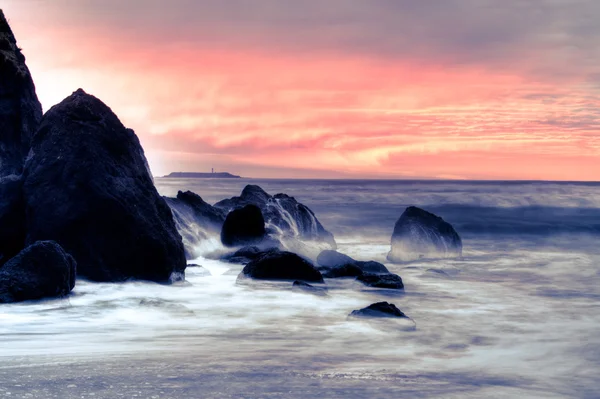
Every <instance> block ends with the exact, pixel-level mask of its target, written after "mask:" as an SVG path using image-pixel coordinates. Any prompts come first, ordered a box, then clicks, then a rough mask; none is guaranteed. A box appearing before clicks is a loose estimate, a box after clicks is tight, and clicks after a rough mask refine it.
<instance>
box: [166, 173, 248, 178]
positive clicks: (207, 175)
mask: <svg viewBox="0 0 600 399" xmlns="http://www.w3.org/2000/svg"><path fill="white" fill-rule="evenodd" d="M163 177H170V178H178V179H190V178H193V179H240V178H241V176H236V175H232V174H231V173H228V172H212V173H199V172H172V173H169V174H168V175H166V176H163Z"/></svg>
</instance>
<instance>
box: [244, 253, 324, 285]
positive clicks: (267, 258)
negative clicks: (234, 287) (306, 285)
mask: <svg viewBox="0 0 600 399" xmlns="http://www.w3.org/2000/svg"><path fill="white" fill-rule="evenodd" d="M240 276H241V277H250V278H254V279H259V280H300V281H308V282H317V283H322V282H323V276H322V275H321V273H320V272H319V271H318V270H317V269H316V268H315V267H314V266H313V265H312V263H310V262H309V261H307V260H306V259H304V258H301V257H300V256H298V255H296V254H293V253H291V252H286V251H279V250H271V251H268V252H265V253H263V254H262V255H261V256H260V257H259V258H258V259H255V260H253V261H251V262H250V263H248V264H247V265H246V266H245V267H244V269H243V270H242V273H241V274H240Z"/></svg>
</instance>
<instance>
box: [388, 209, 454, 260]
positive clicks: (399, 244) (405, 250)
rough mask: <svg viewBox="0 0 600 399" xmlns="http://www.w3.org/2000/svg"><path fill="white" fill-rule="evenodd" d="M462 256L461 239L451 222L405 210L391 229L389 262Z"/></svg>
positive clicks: (428, 213) (432, 215)
mask: <svg viewBox="0 0 600 399" xmlns="http://www.w3.org/2000/svg"><path fill="white" fill-rule="evenodd" d="M461 255H462V240H461V238H460V236H459V235H458V233H457V232H456V231H455V230H454V228H453V227H452V225H450V223H448V222H446V221H444V219H442V218H441V217H439V216H437V215H434V214H433V213H430V212H427V211H425V210H423V209H420V208H417V207H414V206H411V207H408V208H406V210H405V211H404V213H402V215H401V216H400V219H398V221H397V222H396V225H395V226H394V232H393V234H392V240H391V251H390V252H389V253H388V260H389V261H390V262H407V261H412V260H417V259H421V258H429V257H431V258H448V257H458V256H461Z"/></svg>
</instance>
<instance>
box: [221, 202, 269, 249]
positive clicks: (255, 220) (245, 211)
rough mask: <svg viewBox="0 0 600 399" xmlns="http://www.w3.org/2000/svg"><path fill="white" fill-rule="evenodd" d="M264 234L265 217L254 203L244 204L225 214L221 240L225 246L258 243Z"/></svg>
mask: <svg viewBox="0 0 600 399" xmlns="http://www.w3.org/2000/svg"><path fill="white" fill-rule="evenodd" d="M265 235H266V230H265V219H264V218H263V215H262V212H261V211H260V208H259V207H257V206H256V205H246V206H244V207H243V208H238V209H234V210H233V211H231V212H229V213H228V214H227V217H226V218H225V222H224V223H223V229H222V230H221V242H222V243H223V245H225V246H227V247H236V246H242V245H254V244H258V243H260V242H261V241H262V240H263V239H264V238H265Z"/></svg>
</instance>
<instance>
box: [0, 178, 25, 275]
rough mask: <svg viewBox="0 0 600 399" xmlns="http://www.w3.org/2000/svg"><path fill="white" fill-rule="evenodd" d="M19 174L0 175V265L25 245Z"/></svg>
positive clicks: (21, 185)
mask: <svg viewBox="0 0 600 399" xmlns="http://www.w3.org/2000/svg"><path fill="white" fill-rule="evenodd" d="M22 188H23V181H22V180H21V178H20V177H19V176H16V175H10V176H5V177H0V266H1V265H3V264H4V263H6V261H8V260H9V259H10V258H12V257H13V256H15V255H16V254H17V253H19V251H21V250H22V249H23V247H24V245H25V204H24V201H23V192H22Z"/></svg>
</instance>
